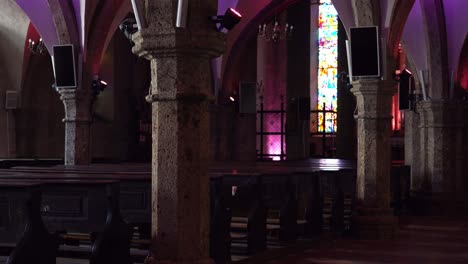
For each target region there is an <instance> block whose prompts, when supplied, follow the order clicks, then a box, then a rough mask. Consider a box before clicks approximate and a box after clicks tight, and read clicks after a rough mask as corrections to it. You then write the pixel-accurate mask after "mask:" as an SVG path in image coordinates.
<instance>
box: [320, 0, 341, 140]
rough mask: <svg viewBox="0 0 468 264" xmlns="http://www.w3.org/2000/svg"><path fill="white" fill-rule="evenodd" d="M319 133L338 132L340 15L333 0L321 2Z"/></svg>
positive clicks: (322, 0) (321, 0)
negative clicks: (323, 111)
mask: <svg viewBox="0 0 468 264" xmlns="http://www.w3.org/2000/svg"><path fill="white" fill-rule="evenodd" d="M318 35H319V37H318V47H319V52H318V54H319V58H318V63H319V65H318V106H317V109H318V110H323V109H325V110H329V111H334V112H328V113H325V116H324V115H323V113H319V115H318V131H319V132H323V130H324V128H325V132H327V133H328V132H336V129H337V126H336V111H337V110H338V104H337V85H338V82H337V79H338V13H337V12H336V9H335V7H334V6H333V4H332V2H331V0H320V5H319V23H318Z"/></svg>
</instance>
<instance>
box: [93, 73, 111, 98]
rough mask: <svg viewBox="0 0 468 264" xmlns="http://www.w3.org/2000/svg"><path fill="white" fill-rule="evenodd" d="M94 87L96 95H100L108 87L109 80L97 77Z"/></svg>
mask: <svg viewBox="0 0 468 264" xmlns="http://www.w3.org/2000/svg"><path fill="white" fill-rule="evenodd" d="M91 87H92V89H93V94H94V96H97V95H99V94H100V93H101V92H103V91H104V89H106V87H107V82H105V81H103V80H101V78H99V77H95V78H94V80H93V83H92V85H91Z"/></svg>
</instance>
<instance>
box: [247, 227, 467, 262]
mask: <svg viewBox="0 0 468 264" xmlns="http://www.w3.org/2000/svg"><path fill="white" fill-rule="evenodd" d="M467 220H468V219H466V218H458V219H449V218H411V219H402V220H401V228H400V231H399V233H398V237H397V238H396V239H393V240H383V241H375V240H356V239H345V238H340V239H331V238H329V239H321V240H320V242H319V243H314V244H313V245H309V246H301V247H298V248H293V249H289V250H287V251H283V253H282V254H281V255H280V256H278V255H275V256H274V258H271V259H269V260H267V259H265V260H262V261H256V262H255V263H268V264H283V263H287V264H294V263H298V264H299V263H300V264H302V263H303V264H312V263H315V264H382V263H424V264H425V263H430V264H436V263H437V264H438V263H440V264H445V263H451V264H452V263H460V264H461V263H465V264H466V263H468V221H467Z"/></svg>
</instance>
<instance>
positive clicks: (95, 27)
mask: <svg viewBox="0 0 468 264" xmlns="http://www.w3.org/2000/svg"><path fill="white" fill-rule="evenodd" d="M130 12H132V7H131V2H130V1H124V0H116V1H106V2H102V1H101V2H99V4H98V5H97V6H96V7H95V8H94V13H93V14H92V19H91V21H90V26H89V33H88V34H87V35H88V38H87V41H86V44H85V45H86V47H87V51H88V54H87V56H86V60H87V64H88V65H90V69H89V70H90V71H91V72H90V73H91V74H98V73H99V66H100V64H101V61H102V57H103V56H104V53H105V51H106V49H107V46H108V45H109V42H110V40H111V39H112V36H113V35H114V33H115V30H116V29H117V28H118V26H119V24H120V23H121V22H122V20H123V19H124V18H125V17H126V16H127V15H128V13H130Z"/></svg>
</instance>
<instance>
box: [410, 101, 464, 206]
mask: <svg viewBox="0 0 468 264" xmlns="http://www.w3.org/2000/svg"><path fill="white" fill-rule="evenodd" d="M419 105H420V107H418V109H420V110H421V122H420V126H419V127H420V131H421V137H420V145H421V152H420V153H421V156H420V159H421V162H420V163H419V164H415V165H416V166H419V171H420V172H421V177H419V178H416V179H414V180H413V182H414V184H412V191H413V194H414V198H415V200H416V201H417V203H418V205H416V207H419V208H425V209H427V211H426V213H436V214H439V213H444V212H450V211H456V210H458V209H457V207H458V205H457V204H460V202H461V201H462V200H463V198H464V193H463V191H464V188H463V175H462V174H463V158H464V156H463V127H464V125H463V111H464V106H463V104H462V103H461V102H458V101H456V100H448V99H437V100H436V99H432V100H428V101H422V102H420V103H419Z"/></svg>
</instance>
